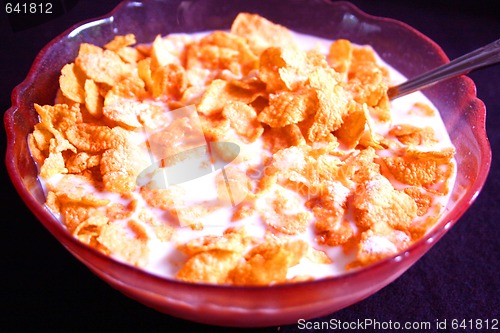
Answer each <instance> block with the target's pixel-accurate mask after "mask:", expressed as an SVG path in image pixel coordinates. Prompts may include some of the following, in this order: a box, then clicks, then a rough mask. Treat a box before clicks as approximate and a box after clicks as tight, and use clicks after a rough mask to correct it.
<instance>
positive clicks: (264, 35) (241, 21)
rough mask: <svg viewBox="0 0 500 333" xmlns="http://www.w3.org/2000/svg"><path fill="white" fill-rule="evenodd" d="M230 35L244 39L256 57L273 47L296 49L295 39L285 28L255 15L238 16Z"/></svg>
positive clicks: (243, 14) (241, 14) (242, 14)
mask: <svg viewBox="0 0 500 333" xmlns="http://www.w3.org/2000/svg"><path fill="white" fill-rule="evenodd" d="M231 33H233V34H235V35H238V36H241V37H244V38H245V39H246V40H247V43H248V45H249V46H250V49H251V50H252V51H253V52H254V53H255V54H256V55H257V56H260V54H261V53H262V52H263V51H264V50H266V49H267V48H269V47H273V46H277V47H285V48H288V47H294V48H296V46H295V43H296V42H295V39H294V38H293V36H292V34H291V33H290V31H289V30H288V29H287V28H285V27H283V26H281V25H279V24H275V23H273V22H271V21H269V20H267V19H265V18H263V17H262V16H259V15H255V14H250V13H240V14H238V16H236V18H235V19H234V21H233V24H232V26H231Z"/></svg>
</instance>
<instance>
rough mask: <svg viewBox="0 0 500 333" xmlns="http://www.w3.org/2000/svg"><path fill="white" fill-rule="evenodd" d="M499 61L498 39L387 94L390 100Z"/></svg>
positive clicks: (392, 89)
mask: <svg viewBox="0 0 500 333" xmlns="http://www.w3.org/2000/svg"><path fill="white" fill-rule="evenodd" d="M498 62H500V39H498V40H496V41H494V42H492V43H490V44H488V45H486V46H483V47H480V48H479V49H476V50H474V51H472V52H469V53H467V54H464V55H463V56H461V57H458V58H456V59H454V60H452V61H450V62H449V63H446V64H444V65H441V66H439V67H436V68H434V69H432V70H430V71H428V72H426V73H424V74H421V75H419V76H417V77H415V78H413V79H410V80H408V81H406V82H403V83H401V84H399V85H396V86H393V87H390V88H389V89H388V90H387V95H388V96H389V99H390V100H393V99H395V98H398V97H401V96H404V95H407V94H409V93H412V92H414V91H417V90H420V89H424V88H426V87H428V86H430V85H433V84H435V83H437V82H439V81H443V80H445V79H449V78H451V77H454V76H459V75H462V74H466V73H468V72H470V71H473V70H476V69H479V68H482V67H486V66H489V65H493V64H496V63H498Z"/></svg>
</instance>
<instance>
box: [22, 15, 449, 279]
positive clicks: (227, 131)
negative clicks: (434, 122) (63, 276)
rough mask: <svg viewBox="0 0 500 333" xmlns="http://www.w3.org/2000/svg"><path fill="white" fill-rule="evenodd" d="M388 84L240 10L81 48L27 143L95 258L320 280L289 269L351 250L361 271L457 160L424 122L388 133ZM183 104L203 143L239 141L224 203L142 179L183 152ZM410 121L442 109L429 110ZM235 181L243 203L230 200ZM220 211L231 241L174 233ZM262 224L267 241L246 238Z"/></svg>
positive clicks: (184, 271) (403, 233)
mask: <svg viewBox="0 0 500 333" xmlns="http://www.w3.org/2000/svg"><path fill="white" fill-rule="evenodd" d="M388 84H389V73H388V70H387V69H386V68H384V67H383V66H381V65H379V64H378V63H377V60H376V56H375V53H374V51H373V50H372V49H371V48H370V47H368V46H357V45H354V44H352V43H351V42H349V41H348V40H336V41H333V42H332V43H331V45H330V49H329V51H328V52H327V54H323V53H321V52H319V50H316V49H312V50H302V49H301V48H300V45H298V44H297V41H296V40H295V39H294V35H293V34H292V33H291V32H290V31H289V30H288V29H286V28H285V27H283V26H280V25H277V24H274V23H272V22H270V21H268V20H266V19H265V18H263V17H260V16H258V15H254V14H248V13H241V14H239V15H238V16H237V17H236V19H235V20H234V22H233V25H232V27H231V29H230V31H215V32H210V33H208V34H206V35H203V36H201V37H199V38H193V37H192V36H188V35H169V36H158V37H157V38H156V39H155V40H154V41H153V42H152V43H151V44H136V40H135V37H134V35H132V34H127V35H123V36H117V37H115V38H114V39H113V40H112V41H110V42H109V43H108V44H106V45H104V47H99V46H96V45H91V44H85V43H84V44H82V45H81V47H80V50H79V53H78V56H77V57H76V59H75V60H74V62H73V63H69V64H67V65H65V66H64V67H63V68H62V70H61V75H60V78H59V85H60V89H59V92H58V94H57V96H56V98H55V103H54V105H43V106H42V105H35V109H36V112H37V113H38V115H39V119H40V122H39V123H38V124H36V125H35V127H34V131H33V132H32V133H31V134H30V135H29V137H28V141H29V146H30V149H31V153H32V156H33V158H34V159H35V161H36V162H37V165H38V166H39V171H40V178H41V179H43V180H44V182H45V186H46V190H47V201H46V204H47V206H48V207H49V208H50V209H51V211H52V212H54V214H56V215H57V216H58V217H59V218H60V219H61V221H62V222H63V223H64V224H65V225H66V227H67V229H68V231H69V232H70V233H71V234H72V235H74V236H75V237H76V238H78V239H79V240H80V241H82V242H84V243H86V244H88V245H90V246H92V247H94V248H96V249H98V250H99V251H102V252H104V253H106V254H109V255H112V256H114V257H116V258H119V259H121V260H124V261H126V262H128V263H130V264H132V265H136V266H139V267H146V266H147V265H148V258H149V256H150V254H151V253H150V252H151V247H150V243H151V242H153V241H155V242H160V243H162V242H167V243H172V244H174V246H175V249H176V251H177V252H178V253H180V254H181V259H179V260H177V261H176V263H174V264H172V265H173V266H174V268H173V271H174V274H173V275H174V276H175V277H176V278H178V279H181V280H185V281H190V282H206V283H219V284H235V285H268V284H276V283H285V282H290V281H301V280H306V279H312V278H313V277H312V275H309V274H307V273H305V272H302V273H301V274H296V275H294V276H292V277H290V276H289V274H288V273H289V269H290V268H291V267H293V266H296V265H297V264H299V263H304V262H309V263H313V264H319V265H322V264H324V265H330V264H332V263H334V261H335V260H336V259H335V258H332V257H331V256H329V255H328V253H329V251H328V249H330V248H334V247H336V248H340V249H342V251H343V252H344V253H345V254H346V255H351V256H352V258H353V260H352V261H350V262H349V263H348V264H347V267H346V269H353V268H356V267H360V266H364V265H368V264H370V263H373V262H375V261H377V260H380V259H382V258H384V257H386V256H389V255H393V254H395V253H397V252H399V251H401V250H402V249H404V248H406V247H408V246H409V245H410V244H411V243H412V242H414V241H416V240H418V239H419V238H420V237H422V236H423V235H424V234H425V232H426V231H427V230H428V229H429V228H430V227H431V226H432V225H433V224H434V223H435V222H436V220H437V219H438V218H439V214H440V212H441V210H442V207H441V205H440V204H437V203H436V202H437V201H436V198H438V197H443V196H446V195H448V192H449V190H450V186H451V185H452V182H451V179H452V178H453V174H454V160H453V156H454V150H453V148H452V147H449V148H439V149H438V148H436V147H437V145H436V144H437V141H438V140H437V139H436V136H435V133H434V131H433V129H432V128H430V127H424V128H422V127H417V126H413V125H410V124H398V125H391V110H390V103H389V100H388V97H387V88H388ZM188 105H196V110H197V113H196V116H197V117H198V119H199V121H200V123H201V125H202V127H203V133H204V136H205V139H206V140H207V141H208V142H234V143H237V144H238V145H239V146H240V147H241V152H240V154H239V155H238V157H237V158H236V159H235V160H234V161H230V160H231V159H232V157H227V158H228V159H229V160H228V161H227V162H228V163H229V162H231V163H230V164H228V166H227V168H225V174H224V177H222V173H221V174H219V175H218V176H217V177H215V180H214V183H213V187H214V188H215V189H216V192H217V194H218V196H217V198H215V199H211V200H210V201H209V202H208V201H207V202H204V201H200V202H196V203H192V204H190V203H188V202H187V201H188V200H185V197H184V194H182V193H179V191H176V190H175V187H166V188H162V187H158V186H153V182H151V183H146V184H139V183H138V182H137V179H138V177H139V175H140V173H141V172H142V171H143V170H145V169H146V168H147V167H149V166H150V164H151V158H150V155H149V154H150V153H151V151H152V154H154V155H155V156H156V157H157V159H160V158H161V157H162V156H167V155H168V156H172V155H174V154H176V153H179V152H181V150H182V149H186V143H187V144H188V143H189V142H190V141H189V136H190V133H191V131H193V128H192V126H191V124H192V121H191V120H192V119H189V118H190V116H186V117H180V118H177V119H175V120H174V121H170V120H169V118H168V117H167V116H166V115H167V114H168V112H169V110H175V109H179V108H182V107H185V106H188ZM408 112H409V113H411V114H417V115H419V116H423V117H432V116H433V115H434V111H433V109H431V108H430V107H429V106H427V105H424V104H420V103H419V104H415V105H414V106H413V107H412V108H411V110H409V111H408ZM379 124H382V125H383V126H385V127H386V128H387V129H388V130H387V131H385V132H383V133H381V132H380V131H377V130H376V128H380V126H378V125H379ZM160 129H161V130H160ZM145 130H147V132H148V133H153V134H151V135H150V136H148V138H147V140H145V139H144V135H143V133H144V132H145ZM141 138H142V139H141ZM180 141H182V142H183V144H182V145H179V144H178V142H180ZM181 146H182V147H181ZM193 146H194V144H193ZM215 147H217V146H215ZM252 147H254V148H252ZM255 147H259V150H257V151H258V152H257V153H256V150H252V149H255ZM212 153H213V154H217V155H218V157H219V158H222V159H224V158H225V154H226V153H227V152H225V151H224V150H223V149H218V150H217V149H214V151H213V152H212ZM229 155H231V154H229ZM256 156H257V157H258V158H255V157H256ZM233 157H234V156H233ZM256 161H257V162H256ZM166 163H167V164H168V161H167V162H166ZM172 163H173V162H172ZM228 182H229V183H230V187H231V189H232V192H233V194H232V195H233V196H234V195H237V197H238V198H240V200H238V202H237V203H235V202H234V200H233V199H234V198H232V197H231V198H229V197H228V195H227V191H224V190H223V189H224V188H225V186H226V185H227V183H228ZM203 190H204V189H200V191H203ZM231 200H233V202H232V201H231ZM218 209H226V210H227V209H231V214H230V218H229V221H227V228H225V230H224V231H223V232H221V233H218V234H208V235H203V236H200V237H195V238H192V239H188V240H186V241H184V242H179V241H178V238H177V237H176V234H177V232H178V231H179V230H180V229H182V230H184V231H185V230H186V228H187V229H191V230H192V231H193V232H195V231H200V230H203V229H204V228H208V227H206V226H204V221H205V219H206V218H207V216H209V215H210V214H213V213H214V211H217V210H218ZM180 214H182V223H181V222H179V219H178V216H179V215H180ZM256 220H258V221H259V223H261V225H262V226H263V227H264V229H265V232H264V234H263V235H262V237H257V236H256V235H255V234H254V233H251V232H249V230H248V228H247V224H249V223H250V222H247V221H256ZM252 223H253V222H252ZM304 235H309V236H304ZM165 260H166V259H165ZM176 265H177V266H176Z"/></svg>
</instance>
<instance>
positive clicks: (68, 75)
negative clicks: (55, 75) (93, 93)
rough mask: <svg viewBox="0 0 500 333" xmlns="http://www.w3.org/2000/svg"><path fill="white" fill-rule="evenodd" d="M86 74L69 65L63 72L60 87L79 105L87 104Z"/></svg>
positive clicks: (73, 65) (65, 94)
mask: <svg viewBox="0 0 500 333" xmlns="http://www.w3.org/2000/svg"><path fill="white" fill-rule="evenodd" d="M84 85H85V74H84V73H82V72H81V71H80V69H79V68H78V67H75V64H73V63H71V64H67V65H65V66H64V67H63V68H62V70H61V76H60V77H59V86H60V87H61V92H62V93H63V94H64V96H66V97H67V98H69V99H71V100H72V101H74V102H77V103H83V102H85V88H84Z"/></svg>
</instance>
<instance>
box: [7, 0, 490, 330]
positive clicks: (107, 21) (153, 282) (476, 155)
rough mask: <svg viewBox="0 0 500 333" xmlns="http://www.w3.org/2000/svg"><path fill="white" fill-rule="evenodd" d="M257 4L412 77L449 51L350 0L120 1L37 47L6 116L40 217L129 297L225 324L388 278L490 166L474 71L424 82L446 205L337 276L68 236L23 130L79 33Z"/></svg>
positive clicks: (317, 307) (295, 309)
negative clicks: (435, 219)
mask: <svg viewBox="0 0 500 333" xmlns="http://www.w3.org/2000/svg"><path fill="white" fill-rule="evenodd" d="M241 11H246V12H253V13H259V14H261V15H262V16H264V17H266V18H268V19H270V20H271V21H274V22H276V23H279V24H282V25H284V26H286V27H288V28H290V29H292V30H295V31H298V32H302V33H306V34H311V35H315V36H318V37H324V38H329V39H337V38H346V39H349V40H351V41H353V42H355V43H358V44H369V45H371V46H373V47H374V49H375V50H376V51H377V52H378V54H379V55H380V56H381V57H382V59H383V60H385V61H386V62H387V63H389V64H390V65H392V66H393V67H394V68H396V69H397V70H399V71H400V72H401V73H402V74H403V75H405V76H407V77H413V76H416V75H417V74H420V73H422V72H424V71H426V70H428V69H431V68H433V67H435V66H438V65H440V64H442V63H445V62H447V61H448V58H447V56H446V55H445V53H444V52H443V50H442V49H441V48H440V47H439V46H438V45H436V44H435V43H434V42H433V41H431V40H430V39H429V38H427V37H426V36H424V35H422V34H421V33H419V32H418V31H416V30H414V29H413V28H411V27H409V26H408V25H406V24H404V23H401V22H398V21H394V20H391V19H384V18H380V17H373V16H370V15H367V14H365V13H363V12H361V11H360V10H358V9H357V8H356V7H354V6H353V5H352V4H350V3H347V2H326V1H301V0H295V1H247V2H240V1H238V2H226V1H223V0H208V1H207V0H203V1H202V0H199V1H197V0H194V1H169V0H164V1H159V0H158V1H143V2H140V1H125V2H123V3H122V4H120V5H119V6H118V7H117V8H116V9H115V10H114V11H113V12H111V13H110V14H109V15H107V16H105V17H101V18H98V19H95V20H91V21H87V22H83V23H81V24H79V25H78V26H75V27H72V28H71V29H69V30H68V31H66V32H64V33H62V34H61V35H60V36H59V37H57V38H56V39H54V40H53V41H52V42H51V43H49V44H48V45H47V46H46V47H45V48H44V49H43V50H42V51H41V52H40V54H39V55H38V56H37V58H36V59H35V61H34V63H33V66H32V68H31V70H30V72H29V74H28V76H27V78H26V79H25V80H24V81H23V82H22V83H21V84H20V85H19V86H17V87H16V88H15V90H14V91H13V95H12V97H13V98H12V101H13V105H12V107H11V108H10V109H9V110H8V111H7V112H6V114H5V117H4V122H5V127H6V131H7V135H8V147H7V155H6V164H7V168H8V172H9V174H10V177H11V179H12V182H13V184H14V185H15V187H16V189H17V191H18V192H19V194H20V196H21V197H22V198H23V200H24V201H25V203H26V205H27V206H28V207H29V209H31V210H32V212H33V213H34V214H35V216H36V217H37V218H38V219H39V220H40V221H41V223H42V224H43V225H44V226H45V227H46V228H47V229H48V230H49V231H50V232H51V233H52V234H53V235H54V237H56V238H57V239H58V240H59V241H60V242H61V243H62V244H63V245H64V246H65V247H66V248H67V249H68V250H69V251H70V252H71V253H72V254H73V255H74V256H75V257H76V258H78V259H79V260H80V261H81V262H83V263H84V264H85V265H86V266H87V267H88V268H89V269H91V270H92V271H93V272H94V273H95V274H96V275H98V276H99V277H101V278H102V279H103V280H105V281H106V282H108V283H109V284H110V285H111V286H113V287H114V288H116V289H118V290H120V291H121V292H123V293H124V294H126V295H128V296H129V297H131V298H133V299H136V300H137V301H139V302H141V303H143V304H145V305H147V306H150V307H152V308H155V309H157V310H159V311H161V312H164V313H167V314H169V315H173V316H177V317H181V318H184V319H188V320H192V321H197V322H202V323H207V324H216V325H224V326H247V327H250V326H254V327H255V326H269V325H283V324H292V323H297V321H298V319H311V318H316V317H320V316H323V315H326V314H329V313H332V312H335V311H337V310H340V309H342V308H344V307H347V306H349V305H351V304H354V303H356V302H358V301H360V300H362V299H364V298H366V297H368V296H370V295H371V294H373V293H375V292H377V291H378V290H380V289H381V288H382V287H384V286H386V285H387V284H389V283H390V282H392V281H393V280H394V279H396V278H397V277H398V276H400V275H401V274H402V273H404V272H405V271H406V270H407V269H408V268H409V267H410V266H411V265H412V264H413V263H415V261H417V260H418V259H419V258H420V257H421V256H422V255H423V254H425V253H426V252H427V251H428V250H429V248H431V247H432V245H433V244H434V243H435V242H436V241H437V240H439V238H441V237H442V236H443V235H444V234H445V233H446V232H447V230H449V228H450V227H452V226H453V225H454V224H455V223H456V222H457V220H458V219H459V218H460V216H461V215H462V214H463V213H464V212H465V211H466V210H467V209H468V208H469V207H470V205H471V204H472V202H473V201H474V200H475V198H476V197H477V195H478V194H479V192H480V190H481V188H482V186H483V184H484V182H485V180H486V176H487V174H488V171H489V167H490V162H491V149H490V145H489V142H488V139H487V137H486V132H485V117H486V109H485V106H484V104H483V103H482V102H481V101H480V100H479V99H478V98H477V97H476V89H475V86H474V83H473V82H472V80H470V79H469V78H467V77H460V78H455V79H451V80H448V81H445V82H443V83H440V84H437V85H435V86H433V87H431V88H428V89H426V90H425V94H426V96H427V97H428V98H429V99H430V100H431V101H432V102H433V103H434V104H435V106H436V107H437V108H438V109H439V110H440V113H441V116H442V118H443V120H444V122H445V124H446V127H447V129H448V132H449V133H450V136H451V140H452V142H453V143H454V145H455V147H456V150H457V155H456V159H457V162H458V163H457V164H458V175H457V181H456V186H455V187H454V189H453V192H452V201H451V202H450V204H449V205H448V207H447V209H448V213H447V214H446V216H444V218H443V219H442V220H441V221H440V222H439V224H438V225H437V226H436V227H435V228H434V229H433V230H432V231H431V232H430V233H428V235H427V236H426V237H424V238H423V239H422V240H420V241H419V242H417V243H415V244H414V245H413V246H411V247H410V248H409V249H407V250H406V251H404V252H403V253H400V254H398V255H396V256H393V257H390V258H387V259H385V260H383V261H380V262H378V263H376V264H374V265H371V266H369V267H366V268H364V269H361V270H356V271H353V272H351V273H348V274H345V275H343V276H340V277H333V278H325V279H321V280H317V281H309V282H301V283H295V284H288V285H280V286H272V287H228V286H217V285H203V284H189V283H184V282H179V281H174V280H169V279H165V278H160V277H157V276H154V275H151V274H148V273H146V272H144V271H141V270H139V269H136V268H134V267H131V266H129V265H126V264H123V263H120V262H117V261H115V260H113V259H111V258H109V257H106V256H105V255H103V254H101V253H99V252H97V251H95V250H94V249H92V248H89V247H87V246H86V245H84V244H82V243H80V242H79V241H77V240H76V239H75V238H73V237H72V236H71V235H70V234H69V233H68V232H67V231H66V229H65V228H64V227H63V226H62V224H61V223H59V222H58V221H57V220H56V219H55V218H54V216H53V215H52V214H51V213H50V212H49V210H48V209H47V208H46V207H45V206H44V201H45V198H44V194H43V191H42V188H41V186H40V184H39V182H38V181H37V169H36V166H35V164H34V162H33V160H32V159H31V157H30V155H29V151H28V145H27V140H26V138H27V135H28V133H30V132H31V131H32V130H33V126H34V124H35V123H37V121H38V118H37V115H36V113H35V111H34V108H33V104H34V103H39V104H50V103H53V100H54V97H55V95H56V90H57V83H58V76H59V72H60V70H61V68H62V67H63V66H64V65H65V64H66V63H69V62H72V61H73V59H74V58H75V57H76V55H77V52H78V48H79V45H80V43H82V42H87V43H94V44H96V45H101V46H102V45H104V44H105V43H106V42H108V41H109V40H111V39H112V36H114V35H117V34H126V33H134V34H135V35H136V37H137V40H138V42H152V41H153V39H154V37H155V36H156V35H158V34H162V35H165V34H168V33H171V32H197V31H204V30H214V29H227V28H229V27H230V24H231V22H232V20H233V19H234V17H235V16H236V15H237V13H239V12H241Z"/></svg>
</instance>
